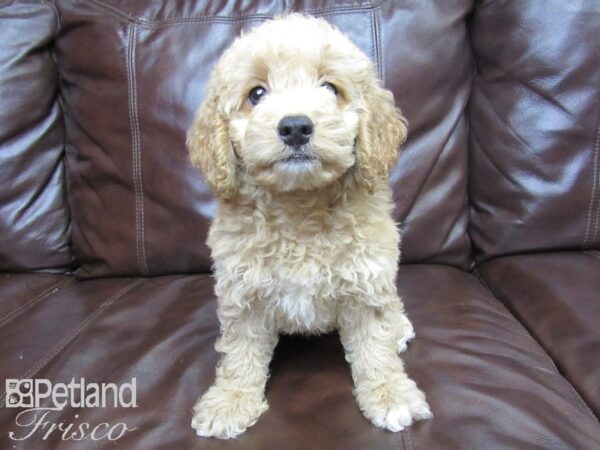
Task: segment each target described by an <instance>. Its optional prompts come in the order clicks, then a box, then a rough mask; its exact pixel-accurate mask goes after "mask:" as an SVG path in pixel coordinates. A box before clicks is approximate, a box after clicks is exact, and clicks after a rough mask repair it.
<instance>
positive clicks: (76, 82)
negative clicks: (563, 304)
mask: <svg viewBox="0 0 600 450" xmlns="http://www.w3.org/2000/svg"><path fill="white" fill-rule="evenodd" d="M57 4H58V7H59V10H60V14H61V18H62V29H61V32H60V33H59V36H58V39H57V56H58V61H59V69H60V73H61V80H62V86H61V88H62V93H63V96H64V101H65V108H66V111H67V114H66V126H67V138H68V146H67V161H68V170H69V181H70V183H69V187H70V189H69V195H70V202H71V204H72V206H73V216H72V219H73V244H74V250H75V252H76V255H77V258H78V261H79V262H80V263H81V265H82V267H81V269H80V271H79V272H78V275H79V276H80V277H96V276H106V275H157V274H169V273H188V272H208V271H209V268H210V258H209V252H208V249H207V248H206V246H205V243H204V242H205V239H206V232H207V228H208V224H209V222H210V220H211V218H212V217H213V214H214V207H215V204H214V199H213V197H212V194H211V192H210V191H209V189H208V188H207V187H206V185H205V184H204V183H203V181H202V179H201V177H200V175H199V174H198V172H197V171H196V170H195V169H194V168H193V167H192V166H191V163H190V162H189V158H188V154H187V150H186V148H185V143H184V140H185V132H186V130H187V128H188V127H189V125H190V123H191V119H192V115H193V113H194V111H195V109H196V108H197V107H198V105H199V104H200V102H201V100H202V97H203V89H204V83H205V82H206V79H207V77H208V74H209V72H210V70H211V68H212V66H213V64H214V63H215V62H216V61H217V59H218V58H219V56H220V54H221V53H222V52H223V50H224V49H225V48H227V46H228V45H229V44H230V43H231V41H232V40H233V39H234V37H235V36H236V35H237V34H238V33H239V32H240V31H241V30H242V29H246V28H248V27H251V26H253V25H255V24H258V23H260V22H261V21H263V20H265V19H266V18H267V17H270V16H272V15H274V14H280V13H282V12H283V11H284V10H283V4H282V3H281V2H274V1H266V0H265V1H254V2H237V3H235V4H233V3H231V2H221V1H209V2H198V1H192V0H188V1H185V0H181V1H170V2H158V1H155V2H141V1H136V2H132V1H118V2H110V3H108V2H103V1H94V2H76V1H71V0H60V1H58V2H57ZM291 6H292V7H291V8H290V9H293V10H304V11H308V12H311V13H314V14H321V15H324V16H325V17H326V18H327V19H328V20H330V21H331V22H333V23H335V24H336V25H338V26H339V27H340V28H341V29H342V30H344V31H345V32H346V33H347V34H348V35H349V36H350V37H351V38H352V39H353V40H354V41H355V42H356V43H357V45H358V46H359V47H361V48H362V49H363V50H364V51H365V52H366V53H367V54H368V55H369V56H371V57H372V59H373V60H374V61H376V63H377V67H378V69H379V71H380V73H381V74H382V76H383V77H384V78H385V82H386V85H387V86H388V87H389V88H390V89H392V90H393V91H394V93H395V94H396V98H397V101H398V104H399V106H400V107H401V108H402V109H403V111H404V113H405V114H406V116H407V117H408V120H409V122H410V139H409V142H408V143H407V145H406V146H405V150H404V152H403V154H402V158H401V160H400V162H399V164H398V166H397V168H396V169H395V170H394V172H393V175H392V184H393V187H394V192H395V200H396V205H397V208H396V218H397V219H398V220H402V221H403V222H404V243H403V252H404V255H403V258H404V260H405V261H407V262H415V261H435V262H438V263H447V264H451V265H454V266H457V267H463V268H464V267H467V266H468V263H469V255H470V247H469V241H468V238H467V235H466V226H467V203H466V183H467V179H466V172H467V154H466V143H467V142H466V140H467V129H466V120H465V117H464V114H463V112H464V108H465V105H466V102H467V98H468V94H469V89H470V81H471V65H470V64H471V61H470V52H469V47H468V43H467V39H466V29H465V23H464V19H465V16H466V15H467V14H468V13H469V10H470V7H471V2H470V1H466V0H464V1H458V2H453V3H452V5H450V4H448V2H443V1H439V0H438V1H426V2H423V1H410V2H400V3H398V2H381V1H374V0H373V1H365V2H360V3H357V2H352V1H345V2H334V1H325V0H320V1H298V2H297V3H293V4H292V5H291ZM433 65H435V67H436V70H432V69H431V68H432V66H433Z"/></svg>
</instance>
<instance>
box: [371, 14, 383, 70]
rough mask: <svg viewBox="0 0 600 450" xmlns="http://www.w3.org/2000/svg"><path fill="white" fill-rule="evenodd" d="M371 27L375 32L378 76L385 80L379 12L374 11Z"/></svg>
mask: <svg viewBox="0 0 600 450" xmlns="http://www.w3.org/2000/svg"><path fill="white" fill-rule="evenodd" d="M371 24H372V25H371V26H372V30H373V44H372V45H373V47H374V48H375V55H374V58H375V66H376V67H377V75H378V76H379V78H381V80H382V81H385V80H384V79H383V63H382V60H383V58H382V57H381V35H380V30H379V16H378V15H377V10H376V9H373V10H372V11H371Z"/></svg>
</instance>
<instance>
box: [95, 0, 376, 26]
mask: <svg viewBox="0 0 600 450" xmlns="http://www.w3.org/2000/svg"><path fill="white" fill-rule="evenodd" d="M385 1H386V0H381V1H380V2H377V3H371V2H361V3H357V4H354V5H350V6H341V7H330V8H323V9H307V10H304V11H302V12H303V13H305V14H314V15H328V14H346V13H352V12H356V11H369V10H375V9H378V8H380V7H381V6H382V5H383V4H384V2H385ZM89 3H91V4H93V5H95V6H97V7H99V8H101V9H103V10H105V11H106V12H107V13H109V14H110V15H112V16H113V17H115V18H117V19H118V20H120V21H125V22H127V23H130V24H132V23H133V24H137V25H140V26H144V27H147V28H160V27H164V26H171V25H179V24H186V23H207V22H210V23H235V22H242V21H252V20H265V19H270V18H272V17H273V15H272V14H248V15H245V16H202V17H179V18H177V17H175V18H167V19H162V20H146V19H143V18H139V17H138V18H135V17H132V16H130V15H129V14H127V13H125V12H123V11H121V10H119V9H117V8H115V7H114V6H112V5H109V4H107V3H105V2H103V1H101V0H89Z"/></svg>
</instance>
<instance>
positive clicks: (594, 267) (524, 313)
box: [480, 252, 600, 417]
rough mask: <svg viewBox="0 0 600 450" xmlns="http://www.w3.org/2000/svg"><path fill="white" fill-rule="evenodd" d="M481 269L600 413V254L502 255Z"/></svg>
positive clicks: (598, 414) (500, 295)
mask: <svg viewBox="0 0 600 450" xmlns="http://www.w3.org/2000/svg"><path fill="white" fill-rule="evenodd" d="M480 271H481V274H482V276H483V277H484V279H485V281H486V283H487V284H488V285H489V286H490V288H491V289H492V291H493V292H494V294H495V295H496V296H497V297H498V298H499V299H500V300H502V302H504V304H505V305H506V306H507V307H508V308H509V309H510V310H511V311H512V312H513V313H514V314H515V316H516V317H517V318H519V320H520V321H521V322H523V324H524V325H525V326H526V327H527V329H528V330H529V331H530V333H531V334H532V335H533V336H534V337H535V338H536V339H537V340H538V341H539V342H540V345H541V346H542V347H543V348H544V349H545V350H546V352H547V353H548V354H549V355H550V356H551V357H552V359H553V360H554V362H555V363H556V365H557V366H558V368H559V370H560V372H561V373H562V374H564V376H565V377H566V378H567V379H568V380H569V381H570V382H571V383H572V384H573V386H575V388H576V389H577V391H578V392H579V393H580V394H581V396H582V397H583V398H584V400H585V401H586V402H587V403H588V404H589V405H590V407H591V408H592V409H593V410H594V412H595V413H596V415H597V416H598V417H600V364H599V363H598V355H600V328H599V325H600V252H586V253H584V252H565V253H551V254H539V255H521V256H512V257H505V258H498V259H495V260H493V261H490V262H489V263H486V264H484V265H483V266H482V267H481V268H480Z"/></svg>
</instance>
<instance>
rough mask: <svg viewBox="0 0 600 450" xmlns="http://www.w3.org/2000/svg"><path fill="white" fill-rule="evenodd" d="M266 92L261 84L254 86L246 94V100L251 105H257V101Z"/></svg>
mask: <svg viewBox="0 0 600 450" xmlns="http://www.w3.org/2000/svg"><path fill="white" fill-rule="evenodd" d="M266 94H267V90H266V89H265V88H264V87H262V86H256V87H254V88H252V90H251V91H250V93H249V94H248V100H250V103H252V104H253V105H257V104H258V102H260V100H261V99H262V98H263V97H264V96H265V95H266Z"/></svg>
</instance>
